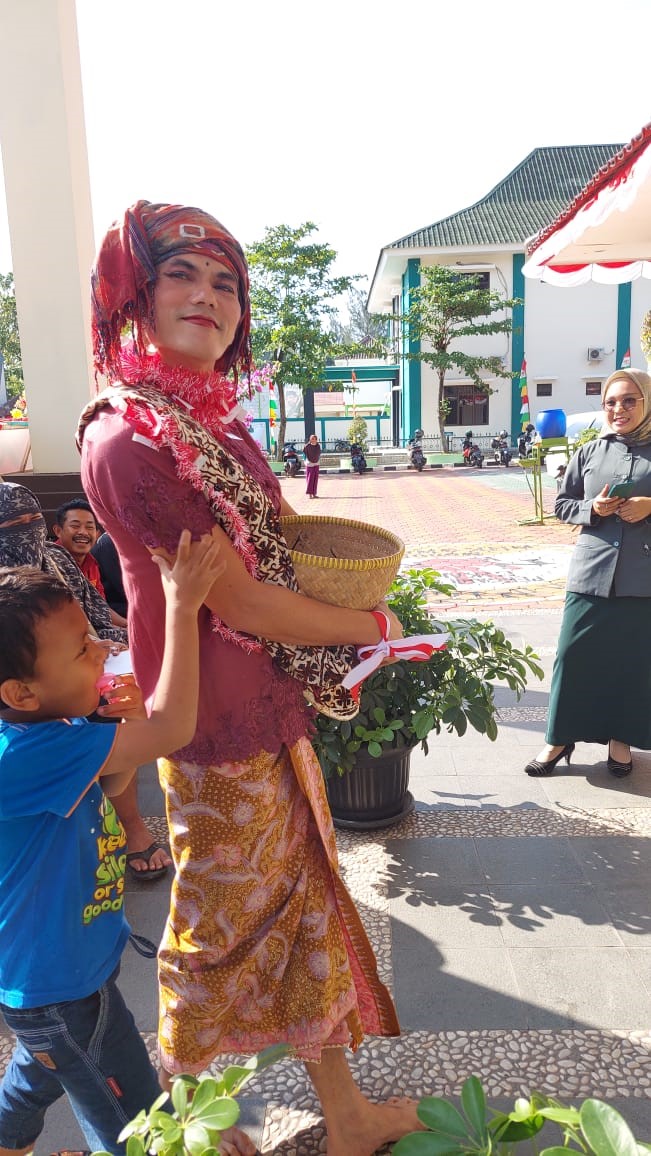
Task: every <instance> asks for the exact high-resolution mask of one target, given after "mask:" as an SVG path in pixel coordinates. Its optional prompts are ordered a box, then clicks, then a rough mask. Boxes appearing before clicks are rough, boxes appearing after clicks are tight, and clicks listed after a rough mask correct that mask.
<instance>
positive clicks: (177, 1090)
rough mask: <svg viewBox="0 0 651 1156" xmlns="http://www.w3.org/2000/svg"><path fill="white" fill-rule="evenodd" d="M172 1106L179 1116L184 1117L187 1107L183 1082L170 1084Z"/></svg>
mask: <svg viewBox="0 0 651 1156" xmlns="http://www.w3.org/2000/svg"><path fill="white" fill-rule="evenodd" d="M172 1104H173V1105H174V1111H175V1112H177V1113H178V1115H179V1116H185V1113H186V1109H187V1106H188V1090H187V1087H186V1085H185V1084H184V1082H183V1080H175V1081H174V1083H173V1084H172Z"/></svg>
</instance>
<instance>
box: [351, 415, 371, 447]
mask: <svg viewBox="0 0 651 1156" xmlns="http://www.w3.org/2000/svg"><path fill="white" fill-rule="evenodd" d="M367 438H368V425H367V424H366V422H365V421H364V418H363V417H359V416H358V415H355V417H354V418H353V420H352V421H351V423H350V425H349V427H348V441H349V442H350V444H351V446H352V445H355V444H357V445H358V446H359V447H360V449H361V451H362V453H364V454H365V453H367V451H368V441H367Z"/></svg>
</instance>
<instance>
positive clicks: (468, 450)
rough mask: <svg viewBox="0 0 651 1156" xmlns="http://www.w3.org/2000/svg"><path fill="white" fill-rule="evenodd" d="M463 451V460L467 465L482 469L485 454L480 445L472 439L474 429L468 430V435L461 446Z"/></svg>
mask: <svg viewBox="0 0 651 1156" xmlns="http://www.w3.org/2000/svg"><path fill="white" fill-rule="evenodd" d="M461 449H462V452H463V461H464V465H466V466H474V468H475V469H477V470H481V469H482V467H483V465H484V455H483V453H482V452H481V450H480V448H479V446H478V445H475V443H474V441H473V440H472V430H471V429H469V430H467V431H466V436H465V438H464V439H463V445H462V447H461Z"/></svg>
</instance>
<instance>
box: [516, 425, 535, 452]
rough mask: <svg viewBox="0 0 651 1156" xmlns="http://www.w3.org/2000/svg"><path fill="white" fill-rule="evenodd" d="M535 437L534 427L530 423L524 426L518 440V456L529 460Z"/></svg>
mask: <svg viewBox="0 0 651 1156" xmlns="http://www.w3.org/2000/svg"><path fill="white" fill-rule="evenodd" d="M535 436H536V427H535V425H533V424H532V423H531V422H529V424H528V425H526V426H525V427H524V429H523V431H522V433H521V434H520V437H519V438H518V456H519V457H521V458H530V457H531V451H532V449H533V444H534V439H535Z"/></svg>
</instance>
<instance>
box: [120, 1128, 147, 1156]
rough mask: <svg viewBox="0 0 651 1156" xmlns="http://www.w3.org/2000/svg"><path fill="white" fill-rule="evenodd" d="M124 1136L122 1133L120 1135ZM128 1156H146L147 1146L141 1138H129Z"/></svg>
mask: <svg viewBox="0 0 651 1156" xmlns="http://www.w3.org/2000/svg"><path fill="white" fill-rule="evenodd" d="M120 1135H122V1133H120ZM127 1156H145V1145H144V1144H143V1142H142V1140H141V1139H140V1136H129V1139H128V1140H127Z"/></svg>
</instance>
